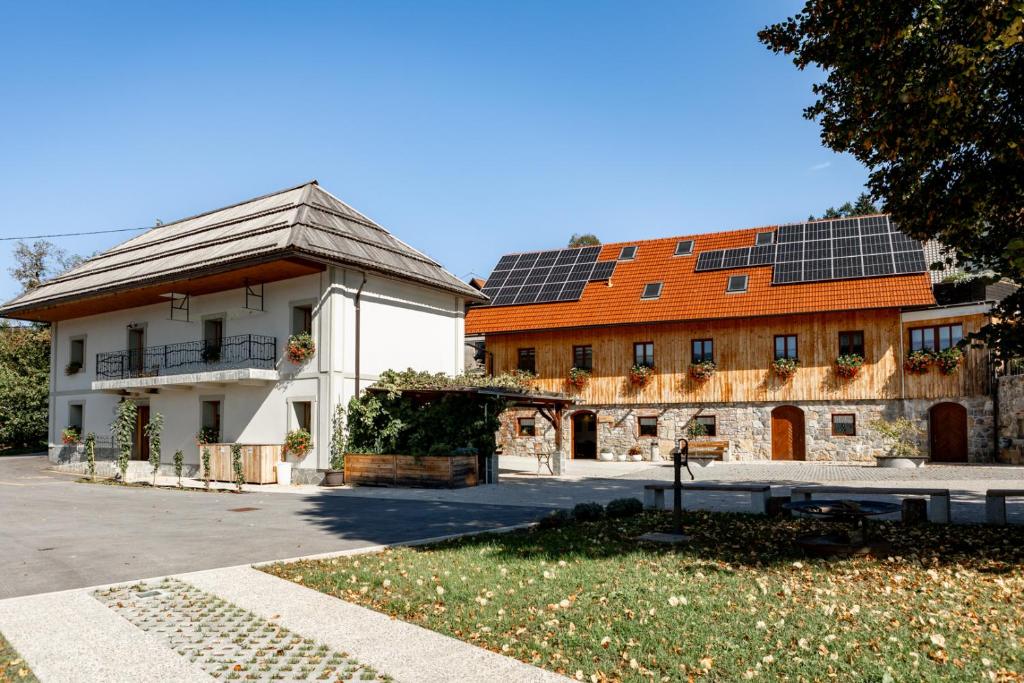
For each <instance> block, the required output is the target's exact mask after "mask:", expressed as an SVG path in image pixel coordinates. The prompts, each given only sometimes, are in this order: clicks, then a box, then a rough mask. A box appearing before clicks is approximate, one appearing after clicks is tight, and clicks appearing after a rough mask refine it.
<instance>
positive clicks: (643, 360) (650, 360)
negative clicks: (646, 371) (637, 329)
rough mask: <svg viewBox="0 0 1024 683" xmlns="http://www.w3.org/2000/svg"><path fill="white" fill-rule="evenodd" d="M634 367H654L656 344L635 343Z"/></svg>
mask: <svg viewBox="0 0 1024 683" xmlns="http://www.w3.org/2000/svg"><path fill="white" fill-rule="evenodd" d="M633 365H646V366H647V367H649V368H653V367H654V342H634V343H633Z"/></svg>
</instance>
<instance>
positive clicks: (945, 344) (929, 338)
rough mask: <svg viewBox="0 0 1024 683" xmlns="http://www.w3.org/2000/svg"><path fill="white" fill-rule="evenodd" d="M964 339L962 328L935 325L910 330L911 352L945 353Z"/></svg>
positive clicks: (958, 326)
mask: <svg viewBox="0 0 1024 683" xmlns="http://www.w3.org/2000/svg"><path fill="white" fill-rule="evenodd" d="M963 338H964V326H963V325H960V324H959V323H958V324H956V325H936V326H934V327H915V328H912V329H911V330H910V350H911V351H945V350H946V349H949V348H952V347H954V346H956V345H957V344H958V343H959V342H960V341H961V340H963Z"/></svg>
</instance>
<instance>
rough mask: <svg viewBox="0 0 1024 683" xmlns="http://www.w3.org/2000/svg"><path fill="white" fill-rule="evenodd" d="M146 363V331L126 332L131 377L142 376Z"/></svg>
mask: <svg viewBox="0 0 1024 683" xmlns="http://www.w3.org/2000/svg"><path fill="white" fill-rule="evenodd" d="M145 362H146V330H145V329H143V328H132V329H130V330H128V368H129V370H130V372H131V374H132V375H140V374H142V370H143V368H144V367H145Z"/></svg>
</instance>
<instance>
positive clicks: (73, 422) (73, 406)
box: [68, 403, 85, 435]
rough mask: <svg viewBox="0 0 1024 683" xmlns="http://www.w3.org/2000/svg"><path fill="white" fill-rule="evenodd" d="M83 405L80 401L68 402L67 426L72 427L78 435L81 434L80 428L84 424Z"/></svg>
mask: <svg viewBox="0 0 1024 683" xmlns="http://www.w3.org/2000/svg"><path fill="white" fill-rule="evenodd" d="M84 413H85V406H83V405H82V404H81V403H69V404H68V427H74V428H75V431H76V432H78V434H79V435H83V434H82V431H83V430H82V428H83V425H84V424H85V418H84Z"/></svg>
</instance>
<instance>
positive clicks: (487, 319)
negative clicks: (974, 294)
mask: <svg viewBox="0 0 1024 683" xmlns="http://www.w3.org/2000/svg"><path fill="white" fill-rule="evenodd" d="M776 227H777V226H765V227H762V228H750V229H746V230H734V231H729V232H718V233H709V234H703V235H683V236H678V237H668V238H663V239H653V240H638V241H633V242H618V243H614V244H605V245H603V247H602V248H601V253H600V255H599V256H598V261H599V262H600V261H613V260H615V259H616V258H617V257H618V255H619V252H620V250H621V249H622V247H625V246H633V245H635V246H637V247H638V249H637V252H636V257H635V258H634V259H633V260H628V261H619V262H618V263H617V264H616V266H615V271H614V274H613V275H612V277H611V279H610V280H609V281H608V282H590V283H588V284H587V285H586V288H585V289H584V290H583V295H582V296H581V297H580V299H579V300H578V301H564V302H558V303H535V304H525V305H512V306H474V307H472V308H471V309H470V310H469V312H468V313H467V316H466V334H498V333H508V332H519V331H527V330H552V329H565V328H579V327H591V326H599V325H626V324H646V323H655V322H675V321H687V320H694V321H696V320H714V319H722V318H747V317H757V316H769V315H786V314H796V313H818V312H822V311H852V310H863V309H879V308H903V307H918V306H931V305H934V304H935V298H934V295H933V293H932V287H931V278H930V276H929V275H928V273H918V274H913V275H892V276H883V277H871V278H861V279H851V280H834V281H826V282H807V283H800V284H786V285H772V284H771V279H772V269H771V267H765V266H746V267H742V268H733V269H726V270H714V271H705V272H694V266H695V264H696V262H697V255H698V254H699V253H700V252H704V251H709V250H713V249H727V248H733V247H743V246H747V245H751V244H754V242H755V235H756V234H757V233H759V232H769V231H772V230H774V229H775V228H776ZM683 240H693V241H694V245H693V251H692V255H686V256H675V255H674V254H675V249H676V244H677V243H678V242H680V241H683ZM732 275H747V276H748V278H747V280H748V281H747V290H746V291H745V292H741V293H727V292H726V286H727V284H728V282H729V277H730V276H732ZM655 282H661V283H663V284H662V287H661V292H660V296H659V297H658V298H657V299H641V293H642V292H643V289H644V286H645V285H646V284H648V283H655Z"/></svg>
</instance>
